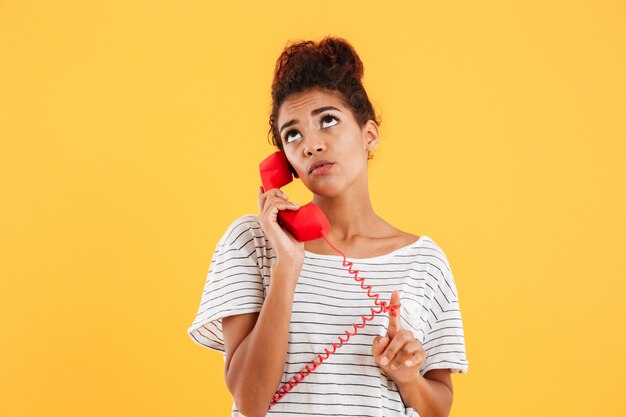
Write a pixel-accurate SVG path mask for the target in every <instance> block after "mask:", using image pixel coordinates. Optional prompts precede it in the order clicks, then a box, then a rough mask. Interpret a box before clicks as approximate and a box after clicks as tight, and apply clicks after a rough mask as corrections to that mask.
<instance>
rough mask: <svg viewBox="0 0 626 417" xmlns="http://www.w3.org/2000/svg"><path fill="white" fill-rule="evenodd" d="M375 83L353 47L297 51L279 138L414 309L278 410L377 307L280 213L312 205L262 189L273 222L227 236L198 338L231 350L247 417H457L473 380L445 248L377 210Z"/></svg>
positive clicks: (342, 232) (287, 71) (282, 89)
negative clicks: (371, 175) (459, 391)
mask: <svg viewBox="0 0 626 417" xmlns="http://www.w3.org/2000/svg"><path fill="white" fill-rule="evenodd" d="M362 76H363V64H362V62H361V60H360V58H359V57H358V55H357V54H356V52H355V51H354V48H353V47H352V46H351V45H350V44H349V43H348V42H347V41H345V40H344V39H341V38H333V37H327V38H325V39H323V40H321V41H320V42H319V43H317V44H316V43H314V42H312V41H307V42H300V43H296V44H292V45H290V46H288V47H287V48H285V50H284V51H283V53H282V55H281V56H280V58H279V59H278V61H277V64H276V70H275V77H274V81H273V84H272V99H273V110H272V114H271V116H270V132H271V134H272V138H273V143H274V145H275V146H277V147H278V148H279V149H280V150H283V151H284V152H285V155H286V157H287V160H288V161H289V164H290V168H291V169H292V172H293V174H294V176H296V177H297V178H300V179H301V181H302V182H303V183H304V185H305V186H306V187H307V188H308V189H309V190H311V192H312V193H313V202H314V203H315V204H316V205H318V206H319V207H320V208H321V209H322V211H323V212H324V214H325V215H326V217H327V218H328V220H329V223H330V225H331V230H330V232H329V233H328V235H327V237H328V239H329V241H330V242H332V243H333V245H334V246H336V247H338V248H341V251H342V252H343V253H344V254H345V255H346V256H347V258H348V259H349V260H350V261H353V262H354V267H353V269H359V271H360V272H359V276H360V277H362V278H363V277H365V278H366V284H367V285H372V286H373V289H374V291H373V292H374V293H378V294H380V296H381V298H382V299H383V300H389V302H388V304H390V305H401V308H400V309H399V310H398V313H399V314H397V315H393V314H391V313H390V314H380V315H376V316H375V317H374V318H373V319H372V320H371V321H369V322H368V323H367V325H366V326H365V327H364V328H363V329H360V330H359V331H358V334H356V335H354V336H352V338H351V339H350V340H349V341H348V342H347V343H346V344H345V345H343V346H342V347H341V348H339V349H337V351H336V352H335V353H334V354H332V355H330V356H329V358H328V359H327V360H326V361H324V363H323V364H321V365H320V366H319V367H318V368H317V369H315V370H314V371H313V372H311V373H310V374H309V375H308V376H307V377H306V379H304V380H303V381H302V382H300V383H299V384H297V385H296V386H295V387H294V388H293V389H292V390H291V391H290V392H289V393H286V394H285V393H284V391H283V395H284V397H281V398H280V399H279V401H273V402H272V399H276V397H275V396H274V395H275V394H276V392H277V389H279V387H282V386H283V385H284V384H285V383H287V381H288V380H290V379H291V381H294V380H293V376H294V375H296V374H298V373H299V372H300V371H301V370H303V368H304V367H305V366H306V365H307V364H311V360H313V359H316V358H318V356H317V355H318V354H323V353H324V349H325V348H329V350H332V346H331V343H332V342H335V343H338V336H341V335H343V336H344V338H345V333H344V332H345V330H346V329H354V328H353V327H352V323H361V319H360V317H361V316H362V315H366V316H370V312H371V310H370V308H371V307H372V306H373V302H372V298H369V297H368V296H367V295H366V293H365V291H364V290H363V289H362V288H361V287H360V286H359V284H358V283H357V282H356V281H355V280H354V276H353V275H351V274H349V273H348V272H347V271H346V269H345V268H344V267H343V265H342V260H343V258H342V257H341V256H338V255H337V254H336V253H335V252H334V251H333V250H332V249H331V248H330V247H329V246H328V244H327V242H326V241H325V240H324V239H317V240H313V241H308V242H304V243H303V242H299V241H297V240H296V239H295V238H294V237H293V236H292V235H291V234H290V233H289V232H288V231H286V230H285V229H283V228H282V227H281V226H280V225H279V223H278V222H277V214H278V212H279V210H297V208H298V206H297V205H296V204H294V203H291V202H289V200H288V196H287V195H285V194H284V193H283V192H281V190H279V189H272V190H263V189H262V187H260V189H259V195H258V203H259V211H260V214H259V215H245V216H242V217H240V218H238V219H237V220H235V221H234V222H233V223H232V224H231V225H230V226H229V227H228V229H227V230H226V232H225V233H224V235H223V236H222V238H221V239H220V242H219V243H218V245H217V249H216V251H215V253H214V255H213V259H212V262H211V267H210V268H209V275H208V278H207V281H206V283H205V289H204V293H203V296H202V300H201V303H200V307H199V309H198V313H197V315H196V319H195V320H194V323H193V324H192V326H191V327H190V328H189V330H188V332H189V334H190V336H191V337H192V338H193V340H194V341H195V342H197V343H198V344H200V345H202V346H205V347H208V348H210V349H214V350H218V351H221V352H223V354H224V360H225V380H226V385H227V386H228V389H229V390H230V392H231V393H232V395H233V398H234V403H233V416H242V415H244V416H248V417H255V416H263V415H266V414H277V415H283V414H284V415H288V414H289V415H291V414H297V415H307V416H317V415H347V416H349V415H355V416H357V415H358V416H363V415H365V416H407V415H408V416H422V417H426V416H447V415H448V414H449V412H450V408H451V406H452V382H451V378H450V372H451V371H452V372H463V373H465V372H467V369H468V362H467V359H466V357H465V343H464V335H463V325H462V319H461V314H460V310H459V304H458V294H457V291H456V286H455V283H454V278H453V276H452V272H451V270H450V266H449V263H448V260H447V258H446V256H445V254H444V252H443V251H442V250H441V248H440V247H439V246H438V245H437V244H436V243H435V242H434V241H433V240H432V239H430V238H429V237H428V236H425V235H422V236H415V235H413V234H410V233H407V232H403V231H402V230H399V229H397V228H396V227H394V226H392V225H391V224H389V223H388V222H386V221H385V220H383V219H382V218H380V217H379V216H378V215H377V214H376V213H375V212H374V209H373V207H372V204H371V201H370V196H369V191H368V176H367V175H368V165H367V163H368V161H369V160H370V159H371V158H372V156H371V151H372V150H374V149H375V148H376V146H377V145H378V142H379V140H380V136H379V130H378V126H379V125H380V121H377V120H376V117H375V115H374V112H373V109H372V105H371V103H370V101H369V99H368V96H367V94H366V92H365V90H364V88H363V85H362V83H361V78H362ZM396 290H397V291H396ZM317 362H319V359H318V360H317ZM270 403H271V407H270V408H269V410H268V406H269V405H270Z"/></svg>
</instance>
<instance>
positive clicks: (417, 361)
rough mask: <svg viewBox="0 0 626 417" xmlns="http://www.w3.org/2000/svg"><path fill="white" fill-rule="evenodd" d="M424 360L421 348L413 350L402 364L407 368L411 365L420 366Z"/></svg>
mask: <svg viewBox="0 0 626 417" xmlns="http://www.w3.org/2000/svg"><path fill="white" fill-rule="evenodd" d="M425 361H426V353H425V352H424V350H423V349H419V350H418V351H417V352H415V353H414V354H413V355H412V356H411V357H409V358H408V359H407V360H406V361H404V366H406V367H407V368H411V367H413V366H417V365H419V366H420V367H421V366H422V365H423V364H424V362H425Z"/></svg>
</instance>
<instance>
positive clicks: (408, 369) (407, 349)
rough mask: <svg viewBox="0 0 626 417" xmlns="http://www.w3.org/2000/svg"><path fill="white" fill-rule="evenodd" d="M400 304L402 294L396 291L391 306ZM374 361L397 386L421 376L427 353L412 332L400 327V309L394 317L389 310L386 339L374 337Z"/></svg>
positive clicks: (392, 295) (392, 296)
mask: <svg viewBox="0 0 626 417" xmlns="http://www.w3.org/2000/svg"><path fill="white" fill-rule="evenodd" d="M398 304H400V293H399V292H398V290H394V292H393V293H392V294H391V300H390V302H389V305H398ZM372 353H373V354H374V360H375V361H376V363H377V364H378V366H380V368H381V369H382V370H383V371H384V372H385V374H387V376H388V377H389V378H391V379H393V380H394V382H395V383H396V384H402V383H407V382H411V381H413V380H415V379H416V378H417V377H418V376H419V370H420V368H421V367H422V365H423V364H424V361H425V360H426V351H424V349H423V348H422V344H421V343H420V342H419V340H417V339H416V338H415V337H414V336H413V333H412V332H411V331H410V330H407V329H404V328H402V326H400V309H399V308H398V309H397V310H396V315H395V316H394V315H393V314H392V313H391V310H389V325H388V326H387V335H386V336H385V337H381V336H376V337H374V343H373V344H372Z"/></svg>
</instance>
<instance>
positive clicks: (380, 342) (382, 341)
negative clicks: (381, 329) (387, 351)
mask: <svg viewBox="0 0 626 417" xmlns="http://www.w3.org/2000/svg"><path fill="white" fill-rule="evenodd" d="M378 343H379V344H381V345H382V344H383V343H387V338H386V337H381V338H380V339H378Z"/></svg>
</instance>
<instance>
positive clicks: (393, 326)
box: [387, 290, 402, 337]
mask: <svg viewBox="0 0 626 417" xmlns="http://www.w3.org/2000/svg"><path fill="white" fill-rule="evenodd" d="M389 305H390V306H400V292H399V291H398V290H393V292H392V293H391V299H390V300H389ZM395 313H396V315H395V316H394V315H393V314H392V310H389V312H388V314H389V326H388V328H387V333H388V334H389V335H391V336H392V337H393V336H394V335H395V334H396V333H397V332H398V331H399V330H400V329H401V328H402V326H401V325H400V308H399V307H398V308H397V309H395Z"/></svg>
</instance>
